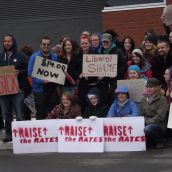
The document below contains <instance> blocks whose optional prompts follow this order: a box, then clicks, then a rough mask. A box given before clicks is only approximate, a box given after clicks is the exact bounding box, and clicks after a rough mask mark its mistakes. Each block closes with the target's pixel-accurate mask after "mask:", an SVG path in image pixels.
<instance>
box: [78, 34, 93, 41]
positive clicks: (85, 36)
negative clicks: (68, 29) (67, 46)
mask: <svg viewBox="0 0 172 172" xmlns="http://www.w3.org/2000/svg"><path fill="white" fill-rule="evenodd" d="M81 39H88V41H89V42H90V41H91V40H90V36H88V35H81V37H80V40H81Z"/></svg>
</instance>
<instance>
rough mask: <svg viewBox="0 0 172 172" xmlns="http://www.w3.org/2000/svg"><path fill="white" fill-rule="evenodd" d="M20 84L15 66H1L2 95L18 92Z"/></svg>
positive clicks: (0, 93)
mask: <svg viewBox="0 0 172 172" xmlns="http://www.w3.org/2000/svg"><path fill="white" fill-rule="evenodd" d="M18 92H19V84H18V79H17V73H16V70H15V67H14V66H4V67H0V95H10V94H17V93H18Z"/></svg>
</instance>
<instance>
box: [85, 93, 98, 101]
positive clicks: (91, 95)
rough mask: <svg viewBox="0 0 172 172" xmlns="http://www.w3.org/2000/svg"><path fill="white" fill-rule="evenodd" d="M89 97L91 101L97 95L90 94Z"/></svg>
mask: <svg viewBox="0 0 172 172" xmlns="http://www.w3.org/2000/svg"><path fill="white" fill-rule="evenodd" d="M87 96H88V98H89V100H90V99H91V97H94V96H96V95H94V94H88V95H87Z"/></svg>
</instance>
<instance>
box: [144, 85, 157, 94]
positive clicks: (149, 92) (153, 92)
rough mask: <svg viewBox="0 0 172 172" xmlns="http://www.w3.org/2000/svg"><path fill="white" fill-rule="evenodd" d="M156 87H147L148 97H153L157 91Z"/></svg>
mask: <svg viewBox="0 0 172 172" xmlns="http://www.w3.org/2000/svg"><path fill="white" fill-rule="evenodd" d="M158 88H159V87H158V86H148V87H147V89H146V90H147V95H148V96H153V95H155V94H156V93H157V91H158Z"/></svg>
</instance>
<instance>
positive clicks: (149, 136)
mask: <svg viewBox="0 0 172 172" xmlns="http://www.w3.org/2000/svg"><path fill="white" fill-rule="evenodd" d="M144 132H145V136H146V144H147V146H156V145H157V144H158V143H163V142H164V131H163V129H162V127H161V126H160V125H159V124H149V125H147V126H146V127H145V128H144Z"/></svg>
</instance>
